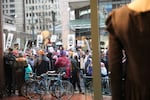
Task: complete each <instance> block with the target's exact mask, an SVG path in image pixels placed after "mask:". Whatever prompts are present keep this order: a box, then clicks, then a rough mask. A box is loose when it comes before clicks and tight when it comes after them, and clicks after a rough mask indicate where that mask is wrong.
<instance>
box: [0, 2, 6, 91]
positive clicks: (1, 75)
mask: <svg viewBox="0 0 150 100" xmlns="http://www.w3.org/2000/svg"><path fill="white" fill-rule="evenodd" d="M0 7H1V9H0V62H1V64H0V91H1V90H2V88H3V87H4V84H5V81H4V66H3V55H4V54H3V32H2V0H0Z"/></svg>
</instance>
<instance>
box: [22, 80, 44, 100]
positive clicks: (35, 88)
mask: <svg viewBox="0 0 150 100" xmlns="http://www.w3.org/2000/svg"><path fill="white" fill-rule="evenodd" d="M25 91H26V96H27V97H28V98H29V99H30V100H41V98H42V97H41V92H40V86H39V84H38V83H37V82H36V81H33V82H29V83H27V84H26V90H25Z"/></svg>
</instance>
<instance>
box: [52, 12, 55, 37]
mask: <svg viewBox="0 0 150 100" xmlns="http://www.w3.org/2000/svg"><path fill="white" fill-rule="evenodd" d="M52 22H53V35H54V34H55V12H54V11H52Z"/></svg>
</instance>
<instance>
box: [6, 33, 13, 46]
mask: <svg viewBox="0 0 150 100" xmlns="http://www.w3.org/2000/svg"><path fill="white" fill-rule="evenodd" d="M12 40H13V34H12V33H8V37H7V41H6V49H7V48H9V47H11V44H12Z"/></svg>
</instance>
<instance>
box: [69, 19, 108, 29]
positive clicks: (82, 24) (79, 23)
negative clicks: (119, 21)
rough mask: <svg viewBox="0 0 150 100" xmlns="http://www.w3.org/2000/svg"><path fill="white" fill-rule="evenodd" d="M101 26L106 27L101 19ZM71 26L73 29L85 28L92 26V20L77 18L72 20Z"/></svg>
mask: <svg viewBox="0 0 150 100" xmlns="http://www.w3.org/2000/svg"><path fill="white" fill-rule="evenodd" d="M100 22H101V23H100V28H105V26H106V25H105V23H104V21H103V20H102V21H100ZM70 27H71V28H72V29H83V28H91V20H90V19H76V20H71V21H70Z"/></svg>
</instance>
